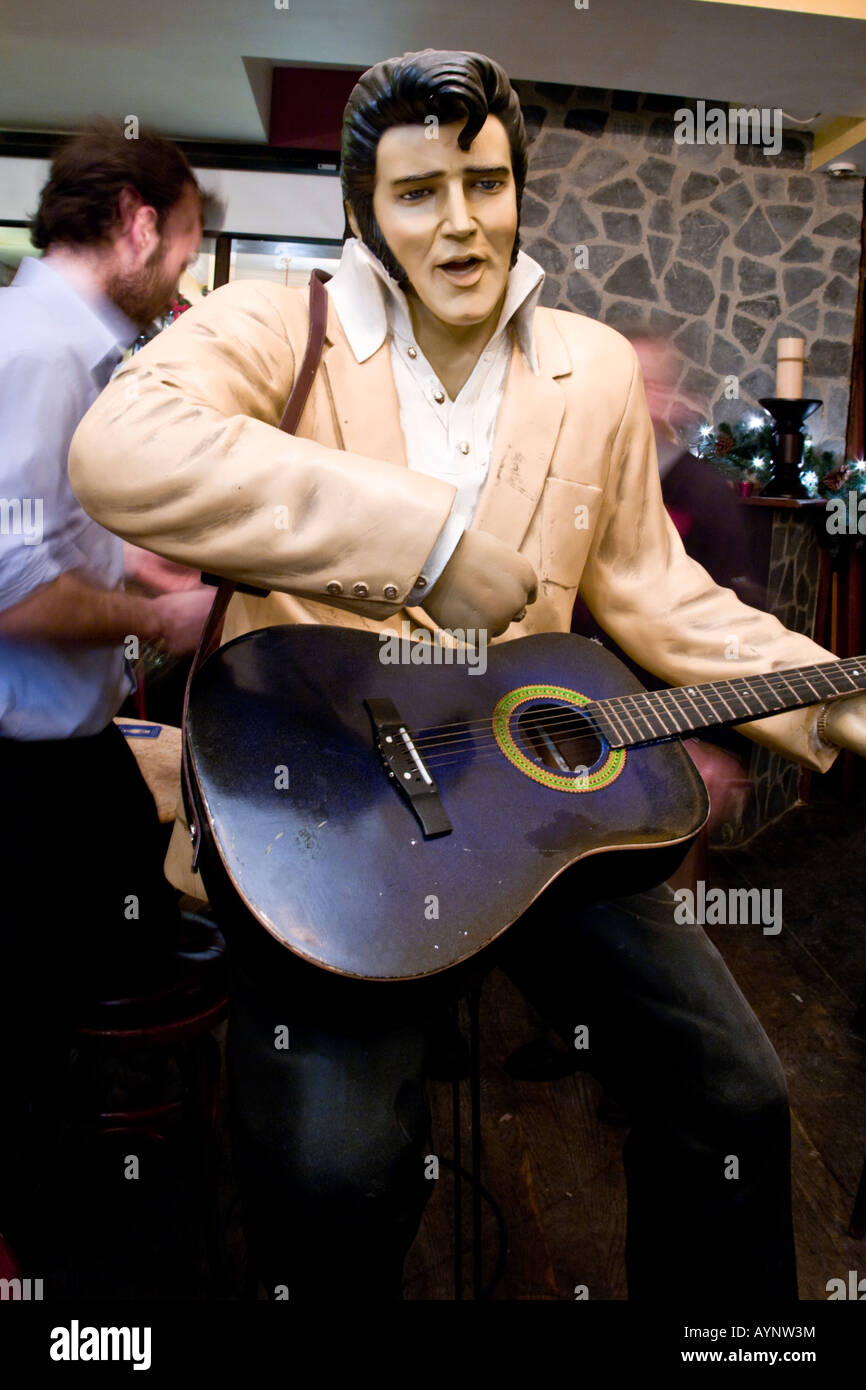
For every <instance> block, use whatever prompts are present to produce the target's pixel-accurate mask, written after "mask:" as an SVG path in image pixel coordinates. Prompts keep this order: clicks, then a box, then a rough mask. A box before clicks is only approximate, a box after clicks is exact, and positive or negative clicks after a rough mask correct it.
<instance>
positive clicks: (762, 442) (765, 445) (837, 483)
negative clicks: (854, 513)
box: [682, 414, 866, 498]
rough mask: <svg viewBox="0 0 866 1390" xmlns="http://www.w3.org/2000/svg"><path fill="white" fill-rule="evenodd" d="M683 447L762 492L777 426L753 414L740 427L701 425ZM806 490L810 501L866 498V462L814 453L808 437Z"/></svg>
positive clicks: (827, 452)
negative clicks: (854, 495)
mask: <svg viewBox="0 0 866 1390" xmlns="http://www.w3.org/2000/svg"><path fill="white" fill-rule="evenodd" d="M682 443H683V445H684V447H685V448H687V449H688V450H689V452H690V453H692V454H694V456H695V458H699V459H706V461H707V462H708V463H712V464H713V465H714V467H716V468H718V470H719V472H720V473H722V474H723V475H724V476H725V477H726V478H728V479H729V480H730V481H732V482H735V483H743V482H749V483H754V485H755V488H756V489H758V490H760V488H762V487H763V485H764V483H766V482H767V480H768V478H769V476H770V468H771V466H772V447H773V424H772V421H771V420H769V419H768V418H767V417H766V416H763V415H758V414H753V415H748V416H746V417H745V419H743V420H740V421H739V423H738V424H735V425H729V424H726V423H724V422H723V423H722V424H720V425H719V426H718V427H717V428H716V429H713V426H712V425H701V427H700V429H699V430H698V432H697V436H696V437H691V436H690V437H689V438H684V439H683V440H682ZM800 478H801V480H802V482H803V486H804V487H805V488H806V490H807V492H808V493H809V496H810V497H825V498H826V497H837V496H838V495H839V494H840V493H842V492H860V493H864V494H866V460H864V459H845V460H841V459H839V458H838V457H837V456H836V455H835V454H833V453H831V452H830V450H829V449H823V450H821V451H820V452H819V451H816V450H813V448H812V441H811V439H810V438H809V436H808V435H806V442H805V448H804V453H803V467H802V469H801V472H800Z"/></svg>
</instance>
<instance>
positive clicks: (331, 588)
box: [325, 579, 343, 594]
mask: <svg viewBox="0 0 866 1390" xmlns="http://www.w3.org/2000/svg"><path fill="white" fill-rule="evenodd" d="M325 588H326V590H327V592H328V593H329V594H341V593H342V592H343V586H342V584H341V583H340V581H339V579H332V580H331V581H330V583H329V584H326V585H325Z"/></svg>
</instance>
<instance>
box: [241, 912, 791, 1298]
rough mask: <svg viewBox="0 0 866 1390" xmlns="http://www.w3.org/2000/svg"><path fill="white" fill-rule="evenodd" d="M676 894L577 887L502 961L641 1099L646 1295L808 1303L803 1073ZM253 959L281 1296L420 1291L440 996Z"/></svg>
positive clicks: (265, 1187)
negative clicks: (584, 892)
mask: <svg viewBox="0 0 866 1390" xmlns="http://www.w3.org/2000/svg"><path fill="white" fill-rule="evenodd" d="M554 887H555V886H554ZM673 909H674V899H673V895H672V893H671V892H670V890H669V889H667V888H664V887H662V888H659V889H656V890H655V891H654V892H652V893H647V894H642V895H639V896H637V897H631V898H625V899H620V900H618V901H611V902H606V903H602V904H597V905H594V906H592V907H589V908H583V909H581V908H580V907H578V906H576V905H575V904H574V903H573V902H570V901H569V899H568V897H567V896H566V893H565V890H564V888H563V889H561V890H560V891H559V892H558V894H557V893H555V892H554V895H553V896H551V894H547V895H545V897H544V898H543V899H542V900H541V902H540V904H539V905H537V906H536V907H535V908H534V909H533V910H532V911H531V912H530V913H528V914H527V915H526V916H525V917H524V918H522V919H521V921H520V922H519V923H517V924H516V925H515V926H514V927H513V928H512V929H511V930H510V931H509V932H508V933H506V935H505V937H504V938H503V939H502V941H501V942H500V943H496V945H495V946H494V948H491V952H490V953H488V958H487V960H486V961H485V964H487V965H489V964H491V963H493V962H495V963H496V964H499V965H500V966H501V967H502V968H503V969H504V970H505V971H506V972H507V973H508V975H509V976H510V978H511V979H512V980H513V981H514V983H515V984H516V985H517V986H518V987H519V988H520V989H521V990H522V991H523V993H524V994H525V996H526V997H527V998H528V999H529V1000H530V1001H531V1002H532V1003H533V1004H534V1005H535V1007H536V1008H537V1009H538V1010H539V1011H540V1013H541V1014H542V1016H543V1017H544V1018H545V1019H546V1020H547V1021H548V1022H549V1023H550V1024H551V1025H552V1026H553V1027H554V1028H555V1029H556V1030H557V1031H558V1033H559V1034H560V1036H561V1037H562V1038H563V1039H564V1040H565V1041H566V1042H567V1043H569V1045H573V1043H574V1039H575V1029H577V1028H579V1027H582V1026H583V1027H586V1029H587V1030H588V1034H587V1035H581V1040H583V1039H584V1037H586V1040H587V1041H588V1044H589V1046H588V1049H587V1051H586V1052H585V1053H584V1056H585V1057H586V1058H587V1065H588V1067H589V1069H590V1070H591V1071H593V1072H594V1073H595V1075H596V1076H598V1078H599V1079H600V1080H601V1081H602V1082H603V1083H604V1084H605V1085H606V1086H608V1087H609V1088H610V1090H611V1092H612V1093H613V1094H614V1095H615V1096H616V1097H617V1098H618V1099H619V1100H620V1101H621V1102H622V1103H623V1104H624V1105H625V1106H626V1108H627V1109H628V1112H629V1114H630V1117H631V1127H630V1131H629V1134H628V1137H627V1140H626V1143H625V1148H624V1164H625V1173H626V1181H627V1188H628V1229H627V1242H626V1264H627V1274H628V1287H629V1297H630V1298H632V1299H640V1300H645V1301H649V1300H667V1301H669V1300H670V1299H671V1298H672V1297H674V1298H679V1299H681V1300H682V1299H686V1298H689V1297H695V1298H701V1299H703V1298H706V1299H716V1300H718V1299H725V1300H729V1299H731V1298H734V1299H758V1300H761V1301H764V1300H778V1299H785V1300H792V1299H796V1297H797V1284H796V1267H795V1255H794V1243H793V1233H792V1222H791V1187H790V1130H789V1117H788V1106H787V1096H786V1086H785V1078H784V1074H783V1071H782V1068H781V1065H780V1063H779V1060H778V1058H777V1056H776V1054H775V1052H774V1051H773V1048H772V1046H771V1045H770V1043H769V1041H768V1039H767V1037H766V1035H765V1033H764V1031H763V1029H762V1028H761V1026H760V1024H759V1023H758V1021H757V1019H756V1018H755V1016H754V1014H753V1013H752V1011H751V1009H750V1008H749V1005H748V1004H747V1002H746V1000H745V998H744V997H743V995H742V993H741V992H740V990H739V988H738V986H737V985H736V983H735V981H734V979H733V977H732V976H731V974H730V973H729V971H728V970H727V967H726V966H725V964H724V962H723V961H722V958H721V956H720V955H719V953H718V951H717V950H716V949H715V947H714V946H713V945H712V943H711V942H710V941H709V939H708V937H707V936H706V934H705V933H704V931H703V930H702V928H701V927H699V926H694V925H682V926H681V925H678V924H677V923H675V922H674V919H673ZM251 930H252V931H255V930H256V929H255V928H251ZM259 931H260V929H259ZM260 934H262V935H264V934H263V933H261V932H260ZM283 954H284V955H286V953H283ZM286 960H287V962H291V961H292V960H293V958H292V957H290V956H286ZM234 972H235V973H234V981H233V986H232V996H231V1012H230V1021H229V1067H230V1083H231V1092H230V1094H231V1121H232V1142H233V1153H234V1161H235V1168H236V1175H237V1178H238V1182H239V1185H240V1189H241V1196H242V1201H243V1207H244V1222H245V1228H246V1231H247V1236H248V1242H249V1244H250V1247H251V1250H252V1253H253V1257H254V1260H255V1262H256V1264H257V1267H258V1270H259V1273H260V1275H261V1277H262V1279H263V1282H264V1284H265V1287H266V1288H267V1290H268V1293H269V1296H271V1297H273V1296H275V1290H277V1289H278V1288H279V1286H285V1288H287V1289H288V1291H289V1296H290V1297H291V1298H293V1299H297V1298H309V1299H325V1298H329V1297H333V1296H334V1294H335V1293H336V1292H337V1291H338V1290H339V1289H346V1288H347V1287H348V1288H351V1289H352V1290H353V1298H357V1297H358V1296H360V1297H369V1298H373V1299H375V1298H388V1297H399V1296H400V1285H401V1270H402V1264H403V1260H404V1257H405V1254H406V1251H407V1250H408V1248H409V1246H410V1245H411V1243H412V1240H413V1238H414V1236H415V1234H416V1232H417V1229H418V1225H419V1223H420V1220H421V1215H422V1212H423V1208H424V1204H425V1201H426V1199H427V1198H428V1196H429V1194H430V1190H431V1187H432V1184H431V1182H430V1181H428V1180H427V1179H425V1177H424V1155H425V1154H426V1153H430V1152H436V1149H435V1146H434V1147H433V1148H431V1147H430V1142H431V1141H430V1135H429V1114H428V1110H427V1107H426V1103H425V1098H424V1068H425V1057H426V1055H427V1051H428V1048H429V1045H430V1039H431V1033H432V1028H431V1018H432V1016H433V1012H434V1007H435V1006H434V1003H433V999H432V997H431V996H428V995H427V994H426V993H425V992H424V991H423V990H420V989H419V988H417V987H416V986H414V985H413V984H407V985H405V986H404V985H393V986H392V985H385V986H378V985H369V984H363V983H358V982H351V981H346V980H340V979H334V977H331V976H328V975H326V974H325V972H322V971H316V970H313V969H312V968H311V967H307V966H304V965H300V964H296V965H291V964H287V965H285V966H284V967H283V968H281V969H273V968H270V967H269V968H267V969H265V968H263V967H262V964H261V962H260V961H253V962H252V963H250V962H248V961H246V962H245V961H243V960H240V959H238V958H237V956H236V958H235V963H234ZM286 1042H287V1043H288V1045H287V1046H285V1045H284V1044H285V1043H286ZM574 1142H575V1143H579V1142H580V1141H579V1137H578V1136H575V1141H574ZM506 1215H507V1214H506ZM574 1281H575V1283H576V1284H577V1283H581V1282H586V1281H583V1280H581V1278H580V1270H579V1269H576V1270H575V1271H574ZM588 1291H589V1296H590V1298H592V1296H593V1290H592V1288H591V1287H589V1290H588Z"/></svg>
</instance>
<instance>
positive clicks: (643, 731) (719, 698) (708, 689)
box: [581, 656, 866, 748]
mask: <svg viewBox="0 0 866 1390" xmlns="http://www.w3.org/2000/svg"><path fill="white" fill-rule="evenodd" d="M860 690H866V656H851V657H848V658H847V659H846V660H845V661H828V662H826V663H824V664H822V665H820V666H799V667H795V668H792V669H790V670H786V671H769V672H767V674H766V675H761V676H739V677H737V678H736V679H735V680H729V681H712V682H710V683H708V684H706V685H678V686H671V687H670V689H668V690H652V691H646V692H645V693H644V694H641V695H617V696H614V697H613V698H611V699H609V700H596V701H594V702H593V703H591V704H589V705H584V707H583V709H582V710H581V713H582V714H584V715H586V716H588V717H589V719H591V721H592V723H593V724H594V725H595V727H596V728H597V730H598V731H599V733H600V734H602V735H603V737H604V738H605V739H606V740H607V742H608V743H609V744H610V745H611V747H612V748H637V747H640V746H641V745H643V744H648V743H661V742H663V741H664V740H665V739H670V738H681V737H683V736H684V735H686V734H691V733H697V732H698V731H699V730H701V729H710V728H715V727H718V726H719V725H722V724H739V723H741V722H743V721H745V720H748V719H762V718H764V716H766V715H770V714H781V713H783V711H785V710H791V709H802V708H803V706H804V705H815V704H820V703H821V701H823V700H829V699H833V698H835V696H837V695H851V694H854V693H855V692H856V691H860Z"/></svg>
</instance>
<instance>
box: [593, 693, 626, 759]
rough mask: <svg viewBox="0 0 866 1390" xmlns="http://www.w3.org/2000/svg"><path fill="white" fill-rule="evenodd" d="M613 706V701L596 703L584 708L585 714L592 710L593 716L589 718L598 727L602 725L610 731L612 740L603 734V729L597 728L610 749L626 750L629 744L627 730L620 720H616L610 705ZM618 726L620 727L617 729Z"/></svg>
mask: <svg viewBox="0 0 866 1390" xmlns="http://www.w3.org/2000/svg"><path fill="white" fill-rule="evenodd" d="M613 704H614V700H602V701H598V702H597V703H596V704H594V705H588V706H587V707H586V710H585V712H587V713H588V712H589V710H592V711H593V714H592V716H591V717H592V718H594V720H595V722H596V724H597V725H598V726H600V725H601V724H602V723H604V724H606V725H607V726H608V728H609V729H610V730H611V731H612V733H613V738H610V737H609V736H608V735H607V734H606V733H605V732H604V729H603V728H599V732H600V733H601V734H602V736H603V737H604V738H605V739H607V742H608V743H609V744H610V745H611V746H612V747H613V746H616V745H619V746H620V747H622V748H627V747H628V745H629V743H630V739H629V735H628V730H627V729H626V728H625V726H624V725H623V724H622V721H621V720H620V719H617V717H616V712H615V711H614V710H613V709H611V705H613ZM618 724H619V726H620V727H619V728H617V725H618Z"/></svg>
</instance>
